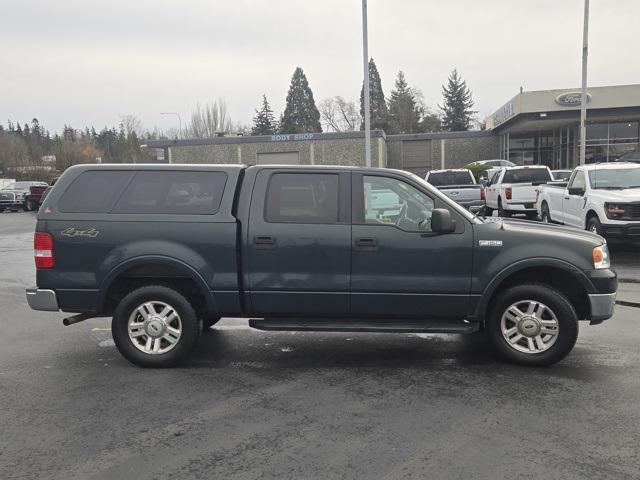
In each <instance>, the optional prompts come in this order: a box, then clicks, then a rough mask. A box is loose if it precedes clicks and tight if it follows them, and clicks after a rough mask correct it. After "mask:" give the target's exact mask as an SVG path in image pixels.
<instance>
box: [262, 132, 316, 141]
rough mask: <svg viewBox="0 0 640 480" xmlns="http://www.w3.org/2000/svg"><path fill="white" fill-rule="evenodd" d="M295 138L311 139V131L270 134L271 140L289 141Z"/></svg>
mask: <svg viewBox="0 0 640 480" xmlns="http://www.w3.org/2000/svg"><path fill="white" fill-rule="evenodd" d="M296 140H313V133H291V134H287V135H271V141H272V142H290V141H296Z"/></svg>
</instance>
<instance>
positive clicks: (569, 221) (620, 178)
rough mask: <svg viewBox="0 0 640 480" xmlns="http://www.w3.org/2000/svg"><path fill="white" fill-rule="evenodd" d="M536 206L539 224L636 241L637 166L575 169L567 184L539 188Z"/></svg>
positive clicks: (639, 224) (639, 216)
mask: <svg viewBox="0 0 640 480" xmlns="http://www.w3.org/2000/svg"><path fill="white" fill-rule="evenodd" d="M536 205H537V208H538V212H539V214H540V218H541V219H542V221H543V222H555V223H563V224H565V225H571V226H573V227H578V228H582V229H587V230H589V231H591V232H593V233H597V234H599V235H602V236H605V237H628V238H640V165H638V164H636V163H617V162H616V163H608V164H589V165H582V166H579V167H577V168H576V169H575V170H574V171H573V174H572V175H571V178H570V179H569V182H564V183H559V182H552V183H550V184H547V185H541V186H540V187H539V188H538V199H537V202H536Z"/></svg>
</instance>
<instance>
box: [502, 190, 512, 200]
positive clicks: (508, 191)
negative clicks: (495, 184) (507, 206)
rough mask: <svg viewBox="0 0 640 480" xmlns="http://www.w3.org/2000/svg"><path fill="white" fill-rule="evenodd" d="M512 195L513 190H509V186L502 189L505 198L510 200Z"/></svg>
mask: <svg viewBox="0 0 640 480" xmlns="http://www.w3.org/2000/svg"><path fill="white" fill-rule="evenodd" d="M512 195H513V190H511V187H507V188H505V189H504V196H505V197H507V200H511V196H512Z"/></svg>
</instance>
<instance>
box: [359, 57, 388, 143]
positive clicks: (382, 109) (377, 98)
mask: <svg viewBox="0 0 640 480" xmlns="http://www.w3.org/2000/svg"><path fill="white" fill-rule="evenodd" d="M369 106H370V115H371V129H374V128H380V129H382V130H385V131H387V130H390V128H389V110H388V109H387V102H386V101H385V99H384V91H383V90H382V81H381V80H380V74H379V73H378V67H376V62H374V61H373V58H372V59H370V60H369ZM360 116H361V117H362V124H361V125H360V130H364V82H363V85H362V88H361V89H360Z"/></svg>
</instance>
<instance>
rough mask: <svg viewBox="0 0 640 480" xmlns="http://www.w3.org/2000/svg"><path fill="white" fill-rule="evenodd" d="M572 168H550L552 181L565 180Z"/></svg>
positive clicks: (567, 178) (569, 175)
mask: <svg viewBox="0 0 640 480" xmlns="http://www.w3.org/2000/svg"><path fill="white" fill-rule="evenodd" d="M572 171H573V170H551V176H552V177H553V180H554V181H557V182H567V181H568V180H569V177H571V172H572Z"/></svg>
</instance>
